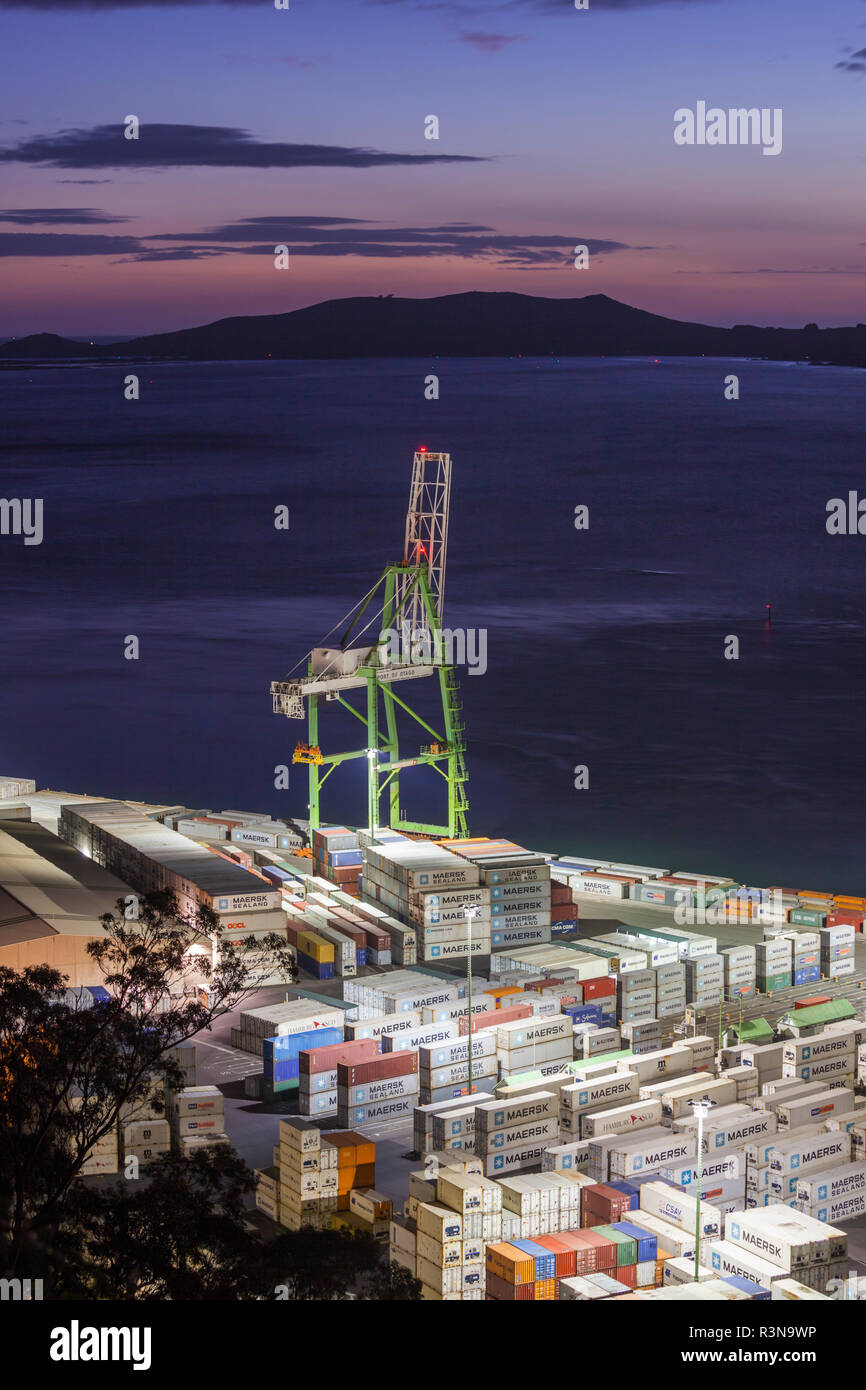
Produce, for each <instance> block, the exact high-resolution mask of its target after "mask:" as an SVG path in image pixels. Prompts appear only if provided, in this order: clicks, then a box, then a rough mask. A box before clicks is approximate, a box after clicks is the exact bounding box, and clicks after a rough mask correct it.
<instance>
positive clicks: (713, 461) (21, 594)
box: [0, 360, 866, 892]
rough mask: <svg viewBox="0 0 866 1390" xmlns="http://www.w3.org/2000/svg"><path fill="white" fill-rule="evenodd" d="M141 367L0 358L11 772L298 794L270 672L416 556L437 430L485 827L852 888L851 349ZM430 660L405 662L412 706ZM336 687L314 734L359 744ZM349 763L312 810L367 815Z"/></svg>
mask: <svg viewBox="0 0 866 1390" xmlns="http://www.w3.org/2000/svg"><path fill="white" fill-rule="evenodd" d="M430 371H438V373H439V376H440V392H441V394H440V399H439V400H438V401H426V400H425V399H424V394H423V385H424V377H425V375H426V374H427V373H428V372H430ZM729 371H736V372H737V373H738V375H739V377H740V388H741V398H740V400H739V401H737V402H730V401H726V400H725V399H724V398H723V378H724V376H725V374H726V373H727V372H729ZM123 374H124V373H123V371H122V370H120V369H117V370H115V369H113V368H100V369H92V368H85V369H76V370H69V371H63V370H49V371H45V372H41V371H32V370H31V371H29V372H26V371H25V372H6V373H2V374H0V402H2V421H3V437H2V449H3V472H2V476H3V484H2V492H3V495H4V496H6V497H15V496H18V497H42V498H43V499H44V504H45V539H44V542H43V544H42V545H41V546H38V547H37V546H30V547H24V546H23V545H22V542H21V540H20V538H13V537H8V536H7V537H0V571H2V581H3V593H4V599H3V610H2V629H0V661H2V695H0V701H2V706H0V708H2V744H0V749H2V751H0V771H3V772H8V773H9V774H14V775H22V776H27V775H30V776H35V777H36V778H37V779H38V781H39V783H40V784H41V785H46V786H54V787H61V788H63V789H70V790H75V791H88V792H97V793H105V794H107V795H110V796H124V795H126V796H134V797H137V798H148V799H154V800H161V799H165V800H172V801H174V800H178V801H187V802H189V803H190V804H191V805H204V806H212V807H224V806H228V805H232V806H240V807H250V808H252V809H257V808H262V809H268V810H269V811H271V812H272V813H274V814H277V815H280V814H296V815H302V814H304V811H305V808H306V784H305V776H304V774H303V772H302V770H301V769H298V768H295V769H293V771H292V785H291V787H290V789H289V790H288V791H285V792H277V791H275V790H274V788H273V769H274V767H275V765H276V764H278V763H284V762H288V761H290V756H291V749H292V747H293V745H294V742H295V740H296V738H298V737H299V736H300V735H301V734H302V732H303V726H302V725H300V724H296V723H294V722H292V723H287V721H285V720H283V719H279V718H277V717H276V716H274V715H273V714H272V713H271V710H270V697H269V693H268V686H269V682H270V680H271V679H272V678H275V677H280V676H282V675H284V674H285V673H286V671H288V669H289V668H290V667H291V666H292V665H293V664H294V663H295V661H296V660H297V659H298V658H299V657H301V656H303V654H304V653H305V652H306V651H307V650H308V648H309V647H310V646H312V645H313V644H314V643H316V642H318V641H319V640H320V639H321V638H322V637H323V636H324V634H325V633H326V632H327V631H328V630H329V629H330V628H331V627H332V625H333V624H334V623H335V622H337V620H338V619H339V618H340V617H341V616H342V614H343V613H345V612H346V610H347V609H348V608H349V607H350V606H351V604H352V603H354V602H355V601H356V600H357V599H359V598H360V597H361V595H362V594H363V593H364V592H366V590H367V589H368V588H369V587H370V586H371V584H372V583H373V582H374V580H375V579H376V578H377V576H378V574H379V572H380V571H381V568H382V567H383V566H384V565H385V564H386V563H388V562H389V561H391V560H393V559H397V558H399V557H400V553H401V550H402V538H403V521H404V515H405V507H406V501H407V495H408V484H409V471H410V466H411V461H412V453H413V450H414V448H415V447H416V446H417V445H418V444H419V443H425V444H427V445H429V446H430V447H431V448H434V449H436V448H438V449H445V450H450V451H451V453H452V455H453V457H454V487H453V498H452V517H451V532H450V543H449V565H448V581H447V591H446V592H447V603H446V621H447V623H448V624H449V625H451V626H457V625H462V626H468V627H474V628H485V629H487V633H488V639H487V640H488V671H487V674H486V675H484V676H483V677H482V676H477V677H473V676H468V677H465V678H464V680H463V689H464V695H465V714H466V721H467V728H468V738H469V754H468V756H469V766H470V774H471V782H470V797H471V813H470V828H471V830H472V831H473V832H474V833H476V834H490V835H493V834H499V833H507V834H510V835H512V836H514V837H515V838H518V839H522V840H524V841H528V842H530V843H531V844H533V845H536V846H538V847H540V848H545V849H559V850H563V851H564V850H574V851H577V852H579V853H587V854H597V855H599V856H600V857H607V858H619V859H627V860H631V861H635V862H639V863H653V864H656V863H657V864H663V865H668V866H670V867H673V868H683V867H684V868H686V869H693V870H695V871H704V872H710V873H713V872H719V873H730V874H732V875H733V876H734V877H736V878H738V879H743V880H747V881H756V882H762V883H789V884H791V885H793V886H799V887H812V888H818V889H824V888H835V889H836V890H837V891H846V890H847V891H849V892H863V891H864V888H866V873H864V872H863V868H864V866H863V853H862V850H863V835H862V827H863V821H862V797H863V786H862V779H863V773H864V763H866V759H864V733H863V727H864V722H863V701H864V685H866V649H864V636H866V625H864V624H866V600H864V585H863V575H864V555H866V536H864V537H860V536H838V537H835V536H834V537H831V536H828V534H827V532H826V529H825V516H826V512H825V508H826V503H827V500H828V499H829V498H831V497H838V496H846V495H847V492H848V490H849V489H851V488H857V487H858V485H859V486H860V487H861V489H862V491H863V492H864V493H866V477H864V472H863V445H864V406H863V394H864V389H866V378H864V376H863V374H862V373H859V372H856V371H846V370H841V369H813V368H807V367H795V366H789V365H783V364H772V363H746V362H743V363H735V364H731V363H722V362H718V361H710V360H699V361H684V360H679V361H677V360H673V361H662V362H660V363H658V364H655V363H653V362H650V361H615V360H578V361H562V362H554V361H551V360H545V361H537V360H520V361H503V362H489V361H474V360H473V361H447V362H445V361H443V362H438V363H426V362H409V363H407V362H391V361H385V362H364V363H336V364H328V363H274V364H271V363H268V364H264V365H263V364H257V363H243V364H236V365H235V364H215V365H195V366H160V367H149V366H145V367H142V368H141V369H140V376H141V387H142V399H141V400H140V401H138V402H126V401H124V399H123V390H122V378H123ZM280 503H285V504H287V505H288V506H289V507H290V509H291V529H290V531H289V532H288V534H286V533H285V532H280V531H276V530H275V529H274V526H273V511H274V507H275V506H277V505H279V504H280ZM580 503H585V504H587V505H589V507H590V529H589V531H588V532H578V531H576V530H575V529H574V525H573V514H574V508H575V506H576V505H577V504H580ZM767 602H771V603H772V605H773V624H772V628H771V629H769V630H768V628H767V626H766V621H765V620H766V610H765V604H766V603H767ZM133 633H134V634H137V635H138V636H139V638H140V642H141V657H140V660H138V661H126V660H124V659H123V639H124V637H125V636H126V635H127V634H133ZM728 634H734V635H736V636H738V637H739V640H740V659H739V661H726V660H725V659H724V657H723V646H724V639H725V637H726V635H728ZM426 684H427V683H426V682H417V683H416V685H415V686H414V687H411V688H409V687H406V686H404V687H403V692H404V693H405V692H407V691H408V694H409V697H410V698H413V699H415V700H416V701H417V703H418V704H419V706H420V707H421V708H422V709H423V708H424V707H425V706H426V698H425V696H426V691H425V696H422V693H421V691H422V688H423V687H425V686H426ZM431 684H432V683H431ZM328 716H329V719H328V722H327V723H325V722H324V721H323V725H322V731H321V738H322V743H323V744H324V745H325V747H326V749H330V750H336V749H341V748H347V747H354V746H356V745H357V743H358V737H357V733H356V730H355V728H353V727H352V726H353V725H354V724H355V721H353V720H352V719H351V717H350V716H348V715H341V714H335V713H333V711H331V710H329V711H328ZM357 730H360V725H357ZM577 764H586V765H587V766H588V767H589V775H590V787H589V790H583V791H576V790H574V788H573V769H574V767H575V766H576V765H577ZM360 777H361V771H360V768H358V767H356V768H350V769H349V770H347V771H344V772H336V773H334V775H333V777H332V779H331V781H330V782H329V784H328V792H327V796H326V797H325V798H324V799H323V811H324V812H325V814H326V815H329V816H330V817H331V818H334V819H336V818H341V819H342V818H345V819H349V820H361V819H363V818H364V816H365V805H364V799H363V789H362V785H361V781H360ZM428 777H429V781H428V782H424V781H423V779H424V778H428ZM419 778H420V779H421V781H419V780H418V779H419ZM439 784H440V783H439V779H438V778H437V777H436V775H435V774H433V773H429V774H428V773H427V772H422V773H419V774H416V780H415V782H414V786H415V792H414V793H413V792H412V791H411V786H412V784H411V783H409V782H408V781H407V784H406V794H405V796H404V803H405V807H406V810H407V811H408V812H409V813H410V814H412V815H418V816H420V815H421V814H422V812H423V810H424V809H425V803H426V809H427V811H428V813H429V814H430V815H431V817H432V810H433V798H435V796H436V795H437V794H438V786H439ZM383 806H384V802H383Z"/></svg>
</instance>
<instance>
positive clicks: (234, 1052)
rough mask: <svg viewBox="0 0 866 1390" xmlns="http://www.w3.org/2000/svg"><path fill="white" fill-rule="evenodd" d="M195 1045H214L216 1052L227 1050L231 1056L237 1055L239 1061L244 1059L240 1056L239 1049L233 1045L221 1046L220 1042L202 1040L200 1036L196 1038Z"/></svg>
mask: <svg viewBox="0 0 866 1390" xmlns="http://www.w3.org/2000/svg"><path fill="white" fill-rule="evenodd" d="M195 1046H196V1047H212V1048H213V1049H214V1051H215V1052H227V1053H228V1055H229V1057H236V1058H237V1060H238V1061H239V1062H240V1061H242V1060H243V1059H242V1058H241V1057H238V1054H237V1049H236V1048H233V1047H220V1046H219V1044H218V1043H209V1042H202V1041H201V1039H199V1038H197V1039H196V1042H195Z"/></svg>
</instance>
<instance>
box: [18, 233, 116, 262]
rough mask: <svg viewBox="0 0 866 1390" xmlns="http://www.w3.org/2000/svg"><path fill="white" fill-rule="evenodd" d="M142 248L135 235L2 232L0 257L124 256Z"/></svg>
mask: <svg viewBox="0 0 866 1390" xmlns="http://www.w3.org/2000/svg"><path fill="white" fill-rule="evenodd" d="M140 249H141V242H140V241H139V239H138V237H134V236H99V235H93V236H86V235H84V234H81V235H78V234H76V233H74V232H0V256H112V255H114V256H123V255H130V254H132V253H134V252H136V251H139V250H140Z"/></svg>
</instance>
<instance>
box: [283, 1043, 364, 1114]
mask: <svg viewBox="0 0 866 1390" xmlns="http://www.w3.org/2000/svg"><path fill="white" fill-rule="evenodd" d="M320 1031H321V1032H323V1031H325V1030H320ZM317 1041H318V1040H317ZM322 1041H323V1043H324V1039H322ZM378 1055H379V1044H378V1042H377V1041H376V1039H375V1038H361V1039H358V1041H356V1042H345V1041H344V1042H339V1041H337V1042H333V1043H331V1044H329V1045H325V1046H322V1047H319V1046H313V1047H310V1046H309V1045H307V1046H306V1047H305V1048H304V1049H302V1051H301V1052H300V1053H299V1054H298V1110H299V1112H300V1114H302V1115H314V1116H317V1117H321V1116H326V1115H333V1116H334V1117H336V1114H337V1067H338V1066H339V1064H340V1063H341V1062H369V1061H370V1060H371V1059H372V1058H374V1057H378Z"/></svg>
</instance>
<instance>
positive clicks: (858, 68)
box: [834, 48, 866, 72]
mask: <svg viewBox="0 0 866 1390" xmlns="http://www.w3.org/2000/svg"><path fill="white" fill-rule="evenodd" d="M834 67H836V68H838V69H839V70H840V71H841V72H866V48H858V49H857V52H856V53H851V54H849V56H848V57H847V58H846V59H845V60H844V62H841V63H835V64H834Z"/></svg>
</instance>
